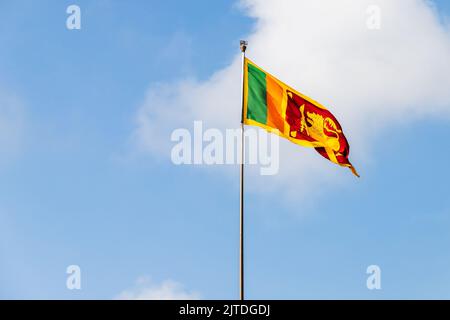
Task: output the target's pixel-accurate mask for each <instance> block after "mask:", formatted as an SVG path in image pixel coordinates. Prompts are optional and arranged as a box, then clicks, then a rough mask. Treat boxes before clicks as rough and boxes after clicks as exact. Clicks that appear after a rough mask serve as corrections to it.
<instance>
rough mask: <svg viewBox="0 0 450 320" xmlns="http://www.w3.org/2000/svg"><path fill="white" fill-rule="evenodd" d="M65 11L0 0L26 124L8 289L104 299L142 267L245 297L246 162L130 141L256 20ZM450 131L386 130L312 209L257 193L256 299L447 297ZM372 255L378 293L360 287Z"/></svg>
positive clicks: (5, 176) (4, 174)
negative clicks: (188, 155)
mask: <svg viewBox="0 0 450 320" xmlns="http://www.w3.org/2000/svg"><path fill="white" fill-rule="evenodd" d="M72 3H73V2H70V1H59V2H58V4H55V2H54V1H50V0H48V1H39V4H38V3H37V2H36V1H31V0H29V1H25V0H20V1H4V0H3V1H1V2H0V103H2V101H5V100H2V98H1V96H2V95H3V96H6V97H10V96H13V97H15V99H17V101H19V102H20V103H19V104H20V105H21V107H20V113H19V116H18V117H20V121H18V122H17V123H14V125H19V124H18V123H20V126H21V128H22V129H21V131H20V134H19V137H18V138H17V142H16V143H15V144H16V145H14V146H13V147H11V146H9V145H8V146H5V147H3V149H0V155H1V154H4V156H2V158H4V159H2V161H1V162H0V181H1V183H0V244H1V246H0V298H3V299H4V298H8V299H9V298H32V299H35V298H36V299H46V298H61V299H80V298H82V299H95V298H101V299H110V298H114V297H117V296H118V295H119V294H120V293H121V292H123V291H124V290H127V289H129V288H132V287H133V286H134V284H135V282H136V280H137V279H139V278H140V277H143V276H147V277H150V278H151V281H152V283H154V284H155V285H158V284H159V283H162V282H164V281H166V280H167V279H172V280H174V281H176V282H178V283H180V284H182V286H183V287H184V289H185V290H187V291H196V292H199V294H200V296H201V297H203V298H207V299H235V298H237V297H238V252H237V249H238V241H239V238H238V231H239V230H238V225H239V217H238V214H239V211H238V209H239V208H238V178H239V177H238V174H237V173H238V171H235V172H236V175H235V176H234V177H231V179H227V178H223V176H222V173H220V172H219V169H216V168H211V170H205V169H203V168H198V167H191V166H174V165H173V164H172V163H171V162H170V159H166V158H162V159H161V158H159V157H156V156H152V155H148V154H146V155H140V154H136V153H135V152H134V151H133V143H132V141H131V140H132V133H133V131H134V129H135V116H136V112H137V110H138V108H139V106H140V105H141V104H142V103H143V101H144V100H145V97H146V92H147V91H148V88H149V86H151V85H152V84H155V83H167V82H169V83H170V82H172V81H178V79H183V78H196V79H197V80H198V81H203V80H206V79H208V78H209V77H210V76H211V74H213V73H214V72H216V71H217V70H219V69H222V68H225V67H227V66H228V65H229V64H230V63H231V62H232V60H233V58H234V57H235V56H236V50H237V45H238V41H239V39H241V38H243V37H246V36H247V35H248V34H251V32H253V30H254V28H255V20H253V19H252V18H249V17H248V16H247V15H246V14H245V13H244V11H243V9H241V8H239V7H238V6H237V5H236V4H234V3H233V2H232V1H214V2H211V1H189V2H187V1H133V4H131V2H130V3H129V2H124V1H106V0H105V1H77V2H76V4H77V5H79V6H80V8H81V10H82V29H81V30H72V31H70V30H67V29H66V27H65V22H66V18H67V14H66V12H65V11H66V8H67V6H68V5H70V4H72ZM436 4H437V8H438V10H439V14H440V15H441V17H445V16H447V15H449V14H450V6H449V4H448V3H447V2H446V1H436ZM443 20H445V19H443ZM281 54H282V53H280V55H281ZM236 81H240V80H239V79H236ZM447 86H448V84H447ZM429 107H431V108H432V107H433V106H429ZM0 110H2V109H0ZM236 121H239V120H236ZM0 123H1V122H0ZM0 132H3V131H0ZM449 136H450V126H449V122H448V117H447V118H446V117H445V116H442V117H430V118H427V117H422V118H419V119H417V120H415V121H413V122H411V123H400V124H399V125H397V126H390V127H389V128H387V129H386V130H385V131H384V132H383V133H382V134H379V135H378V136H376V137H375V138H374V139H373V150H372V153H371V160H370V161H368V162H367V163H362V164H360V166H359V167H360V168H361V170H360V171H361V174H362V178H361V179H359V180H355V179H354V178H353V177H352V176H351V175H350V174H347V172H345V173H343V175H342V177H345V178H344V179H345V184H344V186H343V187H336V188H332V189H330V188H327V189H326V192H319V193H318V195H317V196H311V200H310V201H309V202H308V204H306V205H303V204H302V202H301V201H298V202H295V201H294V202H291V203H289V204H286V203H284V201H283V200H282V199H283V198H282V195H283V192H284V191H283V190H275V191H274V192H272V193H270V194H260V193H258V192H249V193H248V195H247V200H246V212H247V216H246V219H247V220H246V228H247V229H246V232H247V233H246V234H247V238H246V241H247V242H246V250H247V251H246V254H247V255H246V259H247V260H246V261H247V265H246V272H247V278H246V280H247V282H246V284H247V297H248V298H254V299H283V298H285V299H305V298H306V299H308V298H326V299H328V298H338V299H345V298H363V299H380V298H382V299H391V298H447V299H448V298H450V253H449V252H448V250H447V247H448V245H449V244H450V234H449V232H448V230H449V227H450V200H449V198H448V197H447V195H448V190H449V188H448V181H450V170H449V169H448V158H449V157H450V151H449V149H448V148H447V145H448V137H449ZM348 138H349V140H350V143H351V141H352V137H351V136H350V137H348ZM167 139H169V138H168V137H167ZM308 152H312V151H311V150H308ZM130 154H131V156H130ZM317 161H323V160H322V159H321V158H319V157H317ZM301 164H302V162H301V161H299V163H298V165H299V166H301ZM355 165H356V166H357V164H356V163H355ZM329 166H331V169H330V170H342V169H339V168H335V167H332V165H331V164H329ZM255 179H259V181H257V182H255V183H257V184H270V183H271V179H273V178H272V177H256V178H255ZM331 190H332V191H331ZM304 211H306V212H304ZM299 212H301V214H298V213H299ZM72 264H76V265H79V266H80V267H81V270H82V290H79V291H77V290H68V289H67V288H66V278H67V274H66V267H67V266H69V265H72ZM372 264H376V265H379V266H380V267H381V269H382V290H374V291H371V290H368V289H367V288H366V278H367V274H366V268H367V266H369V265H372Z"/></svg>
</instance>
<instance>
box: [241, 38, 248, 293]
mask: <svg viewBox="0 0 450 320" xmlns="http://www.w3.org/2000/svg"><path fill="white" fill-rule="evenodd" d="M247 44H248V43H247V41H244V40H241V41H240V47H241V54H242V78H241V81H242V82H241V84H242V93H241V100H242V115H241V163H240V164H241V169H240V197H239V207H240V208H239V218H240V223H239V239H240V241H239V245H240V248H239V295H240V300H244V161H245V145H244V143H245V139H244V67H245V51H246V50H247Z"/></svg>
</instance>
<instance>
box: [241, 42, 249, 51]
mask: <svg viewBox="0 0 450 320" xmlns="http://www.w3.org/2000/svg"><path fill="white" fill-rule="evenodd" d="M240 45H241V52H245V50H247V46H248V41H245V40H241V41H240Z"/></svg>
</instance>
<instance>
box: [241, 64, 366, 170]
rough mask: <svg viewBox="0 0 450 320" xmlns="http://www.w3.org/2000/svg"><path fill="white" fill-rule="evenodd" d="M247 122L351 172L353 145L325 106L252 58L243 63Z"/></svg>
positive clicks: (245, 119)
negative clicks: (281, 79)
mask: <svg viewBox="0 0 450 320" xmlns="http://www.w3.org/2000/svg"><path fill="white" fill-rule="evenodd" d="M243 112H244V123H245V124H247V125H254V126H258V127H261V128H264V129H266V130H268V131H269V132H273V133H275V134H278V135H279V136H281V137H283V138H286V139H288V140H290V141H292V142H293V143H295V144H298V145H301V146H305V147H313V148H315V149H316V151H317V152H319V153H320V154H321V155H322V156H323V157H325V158H326V159H328V160H330V161H332V162H334V163H336V164H338V165H340V166H343V167H348V168H350V169H351V171H352V172H353V174H355V175H356V176H358V177H359V175H358V173H357V172H356V170H355V168H354V167H353V166H352V164H351V163H350V161H349V160H348V156H349V152H350V146H349V144H348V141H347V139H346V138H345V136H344V133H343V130H342V127H341V125H340V124H339V122H338V121H337V119H336V118H335V117H334V116H333V114H331V112H330V111H328V110H327V108H325V107H324V106H323V105H321V104H320V103H318V102H317V101H314V100H312V99H311V98H309V97H307V96H305V95H303V94H301V93H300V92H298V91H296V90H295V89H293V88H291V87H289V86H288V85H286V84H285V83H283V82H281V81H280V80H278V79H277V78H275V77H274V76H272V75H270V74H269V73H267V72H266V71H264V70H263V69H261V68H260V67H258V66H257V65H256V64H254V63H253V62H252V61H250V60H249V59H247V58H246V59H245V62H244V111H243Z"/></svg>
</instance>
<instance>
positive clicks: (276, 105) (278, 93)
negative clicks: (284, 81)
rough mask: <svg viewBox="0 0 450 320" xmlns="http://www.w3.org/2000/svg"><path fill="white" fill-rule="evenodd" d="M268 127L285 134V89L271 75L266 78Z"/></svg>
mask: <svg viewBox="0 0 450 320" xmlns="http://www.w3.org/2000/svg"><path fill="white" fill-rule="evenodd" d="M266 92H267V125H268V126H269V127H272V128H276V129H278V130H280V132H284V119H283V116H282V114H283V112H282V105H283V93H284V90H283V88H282V87H281V86H280V85H279V84H278V83H277V82H276V80H275V79H274V78H272V77H271V76H270V75H267V77H266Z"/></svg>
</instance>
